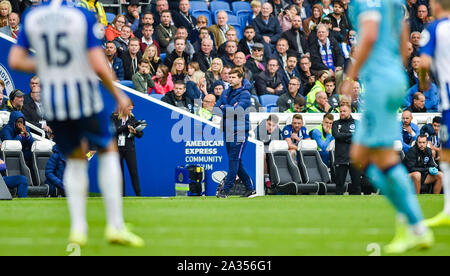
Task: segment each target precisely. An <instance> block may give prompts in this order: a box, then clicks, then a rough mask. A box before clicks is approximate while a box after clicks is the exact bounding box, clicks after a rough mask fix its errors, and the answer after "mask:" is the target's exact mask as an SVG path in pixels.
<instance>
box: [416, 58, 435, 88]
mask: <svg viewBox="0 0 450 276" xmlns="http://www.w3.org/2000/svg"><path fill="white" fill-rule="evenodd" d="M432 62H433V59H432V57H430V56H429V55H427V54H422V55H420V65H419V73H418V75H419V91H426V90H427V89H426V88H427V87H430V85H431V83H430V82H431V79H430V78H427V76H428V73H429V71H430V68H431V63H432Z"/></svg>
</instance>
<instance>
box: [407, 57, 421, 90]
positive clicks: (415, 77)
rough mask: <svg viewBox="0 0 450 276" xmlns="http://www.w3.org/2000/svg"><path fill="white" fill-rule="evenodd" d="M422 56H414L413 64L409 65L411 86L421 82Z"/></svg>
mask: <svg viewBox="0 0 450 276" xmlns="http://www.w3.org/2000/svg"><path fill="white" fill-rule="evenodd" d="M419 66H420V57H419V56H414V57H412V59H411V66H408V78H409V87H410V88H411V87H413V86H414V85H415V84H417V83H418V82H419Z"/></svg>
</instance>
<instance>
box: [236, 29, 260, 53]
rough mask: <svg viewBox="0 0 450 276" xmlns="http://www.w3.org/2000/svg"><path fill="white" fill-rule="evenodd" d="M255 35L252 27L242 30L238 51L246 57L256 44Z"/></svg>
mask: <svg viewBox="0 0 450 276" xmlns="http://www.w3.org/2000/svg"><path fill="white" fill-rule="evenodd" d="M255 35H256V33H255V28H254V27H253V26H252V25H248V26H246V27H245V29H244V37H243V38H242V39H241V41H239V44H238V51H241V52H243V53H244V54H245V55H246V56H248V55H250V54H251V50H252V48H253V45H255V43H256V41H255ZM258 42H261V41H258Z"/></svg>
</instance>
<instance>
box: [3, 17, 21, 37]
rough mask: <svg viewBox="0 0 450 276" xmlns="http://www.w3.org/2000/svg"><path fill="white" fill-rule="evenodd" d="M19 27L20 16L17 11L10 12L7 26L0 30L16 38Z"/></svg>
mask: <svg viewBox="0 0 450 276" xmlns="http://www.w3.org/2000/svg"><path fill="white" fill-rule="evenodd" d="M19 29H20V16H19V15H18V14H17V13H15V12H12V13H11V14H10V15H9V16H8V26H5V27H3V28H0V32H1V33H3V34H5V35H7V36H10V37H12V38H14V39H17V35H18V34H19Z"/></svg>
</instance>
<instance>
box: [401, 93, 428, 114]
mask: <svg viewBox="0 0 450 276" xmlns="http://www.w3.org/2000/svg"><path fill="white" fill-rule="evenodd" d="M405 110H408V111H409V112H411V113H424V112H427V108H426V107H425V96H424V95H423V93H422V92H416V93H415V94H414V95H413V100H412V103H411V105H410V106H408V107H407V108H406V109H405Z"/></svg>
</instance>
